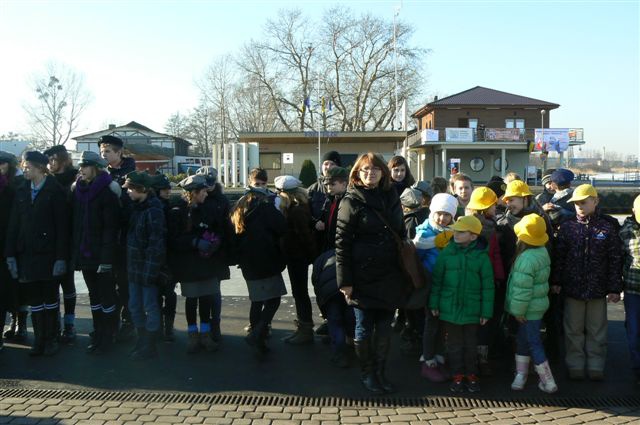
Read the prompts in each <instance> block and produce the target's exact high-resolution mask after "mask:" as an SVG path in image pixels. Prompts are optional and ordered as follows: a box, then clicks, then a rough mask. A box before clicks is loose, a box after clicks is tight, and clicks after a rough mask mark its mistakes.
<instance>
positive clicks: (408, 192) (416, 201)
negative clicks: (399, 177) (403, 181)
mask: <svg viewBox="0 0 640 425" xmlns="http://www.w3.org/2000/svg"><path fill="white" fill-rule="evenodd" d="M400 203H401V204H402V206H403V207H406V208H410V209H414V208H418V207H419V206H420V205H421V204H422V192H420V191H419V190H418V189H413V188H411V187H408V188H406V189H405V190H404V191H403V192H402V195H400Z"/></svg>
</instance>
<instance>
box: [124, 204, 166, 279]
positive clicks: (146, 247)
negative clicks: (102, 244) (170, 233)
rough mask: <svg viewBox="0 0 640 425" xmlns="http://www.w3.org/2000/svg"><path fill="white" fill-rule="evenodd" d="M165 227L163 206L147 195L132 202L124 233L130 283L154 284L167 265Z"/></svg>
mask: <svg viewBox="0 0 640 425" xmlns="http://www.w3.org/2000/svg"><path fill="white" fill-rule="evenodd" d="M166 257H167V227H166V220H165V218H164V212H163V211H162V203H161V202H160V201H159V200H158V198H157V197H156V196H155V195H153V194H149V195H148V196H147V199H146V200H145V201H143V202H134V203H133V209H132V213H131V219H130V221H129V229H128V232H127V277H128V279H129V283H130V284H131V283H136V284H138V285H143V286H150V285H157V284H158V283H159V282H158V275H159V273H160V270H161V268H162V267H163V266H164V265H165V264H166Z"/></svg>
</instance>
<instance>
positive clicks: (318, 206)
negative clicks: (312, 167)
mask: <svg viewBox="0 0 640 425" xmlns="http://www.w3.org/2000/svg"><path fill="white" fill-rule="evenodd" d="M323 181H324V178H323V177H320V178H319V179H318V181H317V182H315V183H314V184H312V185H311V186H309V189H307V192H308V193H309V206H310V207H311V215H312V216H313V219H314V221H318V220H321V219H322V206H323V205H324V202H325V200H326V199H327V188H326V187H325V186H324V183H323Z"/></svg>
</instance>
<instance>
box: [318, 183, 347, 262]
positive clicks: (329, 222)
mask: <svg viewBox="0 0 640 425" xmlns="http://www.w3.org/2000/svg"><path fill="white" fill-rule="evenodd" d="M342 197H343V195H339V196H337V197H336V196H327V199H326V200H325V201H324V205H323V206H322V218H321V221H322V222H323V223H324V225H325V229H324V232H323V233H324V234H325V237H324V239H322V243H321V245H320V251H321V252H324V251H327V250H329V249H334V248H335V247H336V231H337V229H338V210H339V208H340V202H341V201H342ZM336 198H337V203H336V208H335V209H334V211H333V217H330V215H331V204H332V203H333V201H334V199H336Z"/></svg>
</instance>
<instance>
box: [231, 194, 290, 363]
mask: <svg viewBox="0 0 640 425" xmlns="http://www.w3.org/2000/svg"><path fill="white" fill-rule="evenodd" d="M231 222H232V223H233V226H234V230H235V235H236V236H235V241H234V245H235V254H236V256H237V258H238V265H239V267H240V269H241V270H242V276H243V277H244V279H245V280H246V282H247V288H248V290H249V299H250V300H251V311H250V313H249V322H250V328H251V332H250V333H249V335H248V336H247V338H246V341H247V343H248V344H249V345H251V346H252V347H255V349H256V350H257V354H258V355H263V354H265V353H266V352H267V351H268V348H267V345H266V339H267V334H268V331H269V324H270V323H271V320H272V319H273V316H275V314H276V311H278V307H280V299H281V297H282V295H284V294H286V293H287V290H286V287H285V285H284V280H283V279H282V271H283V270H284V268H285V258H284V255H283V253H282V251H281V249H280V239H281V238H282V237H283V236H284V234H285V233H286V231H287V223H286V221H285V218H284V216H283V215H282V214H281V213H280V212H279V211H278V210H277V209H276V207H275V206H274V204H273V201H272V200H271V197H270V192H269V191H268V190H267V189H266V188H253V187H252V188H250V189H249V192H248V193H247V194H245V195H244V196H243V197H242V198H240V200H238V203H237V204H236V206H235V207H234V208H233V210H232V213H231Z"/></svg>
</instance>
